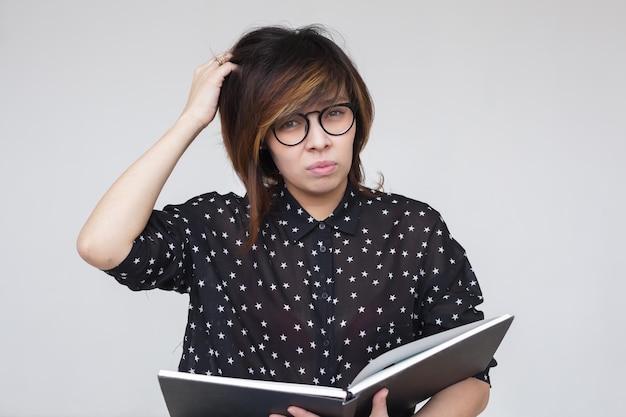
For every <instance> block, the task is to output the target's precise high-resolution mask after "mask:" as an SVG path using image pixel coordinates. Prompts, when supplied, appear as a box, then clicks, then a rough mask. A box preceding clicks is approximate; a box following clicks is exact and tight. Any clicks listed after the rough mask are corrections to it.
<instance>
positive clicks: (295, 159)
mask: <svg viewBox="0 0 626 417" xmlns="http://www.w3.org/2000/svg"><path fill="white" fill-rule="evenodd" d="M348 100H349V99H348V97H347V96H346V95H345V94H341V95H340V96H339V97H335V96H334V95H333V97H332V100H325V99H321V100H319V101H317V102H316V103H315V104H313V105H311V106H307V107H305V108H302V109H299V111H298V112H297V113H300V114H302V115H306V118H307V119H308V122H309V130H308V133H306V137H305V138H304V140H303V141H302V142H300V143H298V144H297V145H294V146H286V145H285V144H283V143H281V142H280V141H279V138H280V139H282V140H283V142H287V143H294V142H297V141H298V139H299V137H297V135H296V137H295V140H293V139H294V138H293V137H291V138H290V137H289V136H288V135H289V134H290V130H293V129H296V130H298V129H300V128H298V127H297V126H298V125H299V124H300V123H302V122H304V120H303V119H302V118H301V117H300V116H297V117H295V118H287V119H284V120H280V121H278V122H277V123H276V124H275V125H274V129H270V130H269V132H268V134H267V136H266V138H265V143H266V145H267V147H268V150H269V152H270V155H271V156H272V159H273V160H274V163H275V164H276V167H277V168H278V170H279V171H280V173H281V175H282V177H283V180H284V181H285V185H286V186H287V189H288V190H289V192H290V193H291V194H292V195H293V196H294V198H295V199H296V200H298V202H299V203H300V204H301V205H302V206H303V207H305V208H307V205H311V204H313V205H316V206H319V205H322V204H324V202H325V201H328V202H331V204H337V203H338V202H339V200H341V197H343V194H344V192H345V189H346V185H347V183H348V173H349V172H350V168H351V166H352V149H353V144H354V137H355V133H356V123H351V124H349V125H345V126H349V128H348V130H347V131H345V133H343V134H340V135H337V136H335V135H331V134H329V133H328V132H326V131H325V130H324V129H323V128H322V126H321V125H320V122H319V121H320V117H319V115H320V112H319V111H320V110H324V109H326V108H329V107H330V106H333V105H335V104H340V103H347V102H348ZM351 115H352V111H351V110H350V109H349V108H348V107H345V106H339V107H332V108H330V109H329V110H328V111H326V112H325V113H324V114H323V115H322V119H323V123H324V126H325V127H326V128H327V130H330V131H332V133H337V132H339V131H343V129H341V130H335V131H333V129H334V128H335V126H334V125H333V124H334V123H335V124H337V123H338V124H339V125H340V124H341V123H344V122H342V121H341V120H342V118H346V117H347V118H349V119H351V120H353V118H352V116H351ZM346 120H347V119H346ZM346 123H347V122H346ZM275 132H276V133H277V134H278V138H277V137H276V134H275ZM285 137H287V138H288V139H290V140H285ZM300 137H301V136H300Z"/></svg>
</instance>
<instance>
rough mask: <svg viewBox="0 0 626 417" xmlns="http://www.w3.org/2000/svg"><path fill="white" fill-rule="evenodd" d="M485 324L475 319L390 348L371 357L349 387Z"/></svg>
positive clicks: (483, 321)
mask: <svg viewBox="0 0 626 417" xmlns="http://www.w3.org/2000/svg"><path fill="white" fill-rule="evenodd" d="M483 324H485V320H480V321H476V322H474V323H469V324H465V325H463V326H459V327H455V328H453V329H449V330H445V331H443V332H440V333H436V334H433V335H431V336H427V337H425V338H423V339H419V340H416V341H414V342H411V343H407V344H405V345H402V346H399V347H397V348H395V349H392V350H390V351H388V352H385V353H383V354H382V355H380V356H378V357H376V358H375V359H373V360H372V361H371V362H370V363H368V364H367V365H366V366H365V367H364V368H363V369H362V370H361V372H359V373H358V374H357V376H356V377H355V378H354V379H353V380H352V383H350V385H349V386H350V387H352V386H354V385H356V384H358V383H359V382H361V381H363V380H364V379H366V378H368V377H370V376H372V375H374V374H376V373H377V372H380V371H382V370H383V369H385V368H388V367H389V366H391V365H394V364H396V363H398V362H401V361H403V360H405V359H407V358H410V357H411V356H414V355H417V354H418V353H421V352H424V351H426V350H428V349H432V348H434V347H435V346H438V345H440V344H442V343H444V342H446V341H448V340H450V339H452V338H454V337H456V336H459V335H461V334H463V333H465V332H467V331H468V330H471V329H473V328H476V327H478V326H480V325H483Z"/></svg>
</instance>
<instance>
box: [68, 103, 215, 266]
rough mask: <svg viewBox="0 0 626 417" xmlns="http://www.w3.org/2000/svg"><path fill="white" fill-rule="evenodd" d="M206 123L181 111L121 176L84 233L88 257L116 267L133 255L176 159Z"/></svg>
mask: <svg viewBox="0 0 626 417" xmlns="http://www.w3.org/2000/svg"><path fill="white" fill-rule="evenodd" d="M202 127H203V126H201V125H200V124H199V123H197V122H195V121H193V120H191V118H189V117H186V116H184V115H183V116H181V118H180V119H178V120H177V122H176V123H175V124H174V126H172V128H171V129H170V130H168V131H167V132H166V133H165V135H163V137H162V138H161V139H159V141H158V142H157V143H155V144H154V145H153V146H152V147H151V148H150V149H149V150H148V151H147V152H146V153H144V154H143V155H142V156H141V157H140V158H139V159H138V160H137V161H135V162H134V163H133V164H132V165H131V166H130V167H129V168H128V169H127V170H126V171H125V172H124V173H123V174H122V175H121V176H120V177H119V178H118V179H117V181H115V183H114V184H113V185H112V186H111V188H109V190H108V191H107V192H106V193H105V194H104V196H103V197H102V199H101V200H100V201H99V202H98V204H97V205H96V207H95V208H94V210H93V212H92V213H91V215H90V216H89V218H88V220H87V222H86V223H85V225H84V226H83V229H82V230H81V232H80V234H79V237H78V241H77V247H78V252H79V254H80V255H81V257H82V258H83V259H84V260H85V261H86V262H88V263H89V264H91V265H93V266H95V267H97V268H100V269H110V268H113V267H114V266H116V265H118V264H119V263H120V262H121V261H122V260H123V259H124V258H125V257H126V256H127V254H128V252H129V251H130V249H131V247H132V244H133V241H134V239H135V238H136V237H137V236H138V235H139V234H140V233H141V231H142V230H143V229H144V228H145V226H146V224H147V222H148V219H149V217H150V214H151V213H152V210H153V208H154V205H155V203H156V200H157V198H158V196H159V194H160V192H161V190H162V189H163V186H164V185H165V182H166V181H167V179H168V178H169V176H170V174H171V173H172V170H173V169H174V167H175V166H176V163H177V162H178V160H179V159H180V157H181V156H182V154H183V153H184V152H185V150H186V149H187V147H188V146H189V144H190V143H191V142H192V141H193V140H194V138H195V137H196V136H197V134H198V133H199V132H200V131H201V129H202Z"/></svg>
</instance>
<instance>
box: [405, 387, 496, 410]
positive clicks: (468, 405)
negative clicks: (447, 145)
mask: <svg viewBox="0 0 626 417" xmlns="http://www.w3.org/2000/svg"><path fill="white" fill-rule="evenodd" d="M489 391H490V387H489V384H487V383H486V382H483V381H481V380H479V379H476V378H468V379H465V380H463V381H461V382H458V383H456V384H454V385H451V386H449V387H448V388H446V389H444V390H442V391H440V392H439V393H437V394H435V395H434V396H433V397H432V398H431V399H430V400H429V401H428V402H427V403H426V404H425V405H424V406H423V407H422V408H421V409H420V410H419V411H418V412H417V414H415V416H416V417H433V416H446V417H449V416H454V417H474V416H477V415H479V414H480V413H481V412H482V411H483V410H484V409H485V407H487V403H488V402H489Z"/></svg>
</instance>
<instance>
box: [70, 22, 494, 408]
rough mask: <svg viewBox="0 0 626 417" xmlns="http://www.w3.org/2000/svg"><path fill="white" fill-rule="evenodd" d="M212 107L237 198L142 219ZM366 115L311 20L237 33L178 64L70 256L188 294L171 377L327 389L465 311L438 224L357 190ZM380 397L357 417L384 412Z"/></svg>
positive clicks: (468, 297)
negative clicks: (181, 95) (162, 122)
mask: <svg viewBox="0 0 626 417" xmlns="http://www.w3.org/2000/svg"><path fill="white" fill-rule="evenodd" d="M218 108H219V110H220V116H221V126H222V135H223V138H224V143H225V145H226V149H227V151H228V154H229V157H230V159H231V161H232V164H233V167H234V169H235V171H236V172H237V174H238V175H239V177H240V178H241V180H242V181H243V183H244V185H245V187H246V191H247V194H246V196H244V197H240V196H237V195H235V194H232V193H231V194H227V195H220V194H218V193H208V194H203V195H201V196H198V197H195V198H193V199H191V200H189V201H188V202H187V203H184V204H179V205H171V206H167V207H165V208H164V209H163V210H153V208H154V205H155V202H156V199H157V197H158V195H159V193H160V191H161V189H162V188H163V186H164V184H165V182H166V180H167V179H168V177H169V175H170V173H171V172H172V170H173V168H174V166H175V165H176V163H177V162H178V160H179V159H180V157H181V156H182V154H183V153H184V152H185V150H186V149H187V147H188V146H189V144H190V143H191V142H192V141H193V140H194V139H195V138H196V137H197V135H198V134H199V133H200V132H201V131H202V130H203V129H204V128H205V127H206V126H207V125H208V124H209V123H211V122H212V121H213V119H214V117H215V116H216V114H217V110H218ZM372 118H373V105H372V102H371V99H370V96H369V93H368V90H367V87H366V86H365V83H364V82H363V80H362V79H361V77H360V75H359V74H358V72H357V70H356V69H355V67H354V65H353V64H352V62H351V60H350V59H349V58H348V57H347V56H346V54H345V53H344V52H343V51H342V50H341V49H340V48H339V47H338V46H337V45H336V44H335V43H334V42H333V41H332V40H330V38H329V37H327V36H325V35H324V32H323V31H322V29H321V28H317V27H306V28H301V29H297V30H291V29H286V28H281V27H265V28H260V29H257V30H254V31H251V32H249V33H247V34H246V35H244V36H243V37H242V38H241V39H240V40H239V41H238V42H237V44H236V45H235V46H234V47H233V48H232V50H231V51H230V52H227V53H224V54H221V55H219V56H217V57H215V58H214V59H212V60H210V61H208V62H206V63H205V64H203V65H202V66H200V67H199V68H198V69H197V70H196V72H195V74H194V79H193V82H192V87H191V92H190V94H189V98H188V101H187V104H186V106H185V108H184V110H183V112H182V114H181V115H180V116H179V118H178V120H177V121H176V123H175V124H174V125H173V126H172V127H171V128H170V129H169V130H168V131H167V132H166V133H165V135H164V136H163V137H162V138H161V139H160V140H159V141H158V142H157V143H156V144H155V145H153V146H152V147H151V148H150V149H149V150H148V151H147V152H146V153H145V154H144V155H143V156H142V157H140V158H139V159H138V160H137V161H136V162H135V163H134V164H133V165H131V166H130V167H129V168H128V170H127V171H126V172H124V173H123V174H122V176H121V177H120V178H119V179H118V180H117V181H116V182H115V183H114V184H113V186H112V187H111V188H110V189H109V190H108V191H107V192H106V194H105V195H104V197H103V198H102V200H101V201H100V202H99V203H98V205H97V206H96V208H95V209H94V211H93V213H92V214H91V216H90V217H89V219H88V220H87V222H86V224H85V225H84V227H83V230H82V231H81V233H80V235H79V238H78V250H79V253H80V255H81V256H82V257H83V258H84V259H85V261H87V262H88V263H90V264H91V265H93V266H95V267H97V268H100V269H102V270H104V271H106V272H107V273H109V274H110V275H112V276H114V277H115V278H116V279H117V280H118V281H119V282H120V283H122V284H124V285H127V286H128V287H129V288H130V289H132V290H143V289H152V288H161V289H165V290H175V291H178V292H181V293H187V294H189V297H190V306H189V317H188V324H187V328H186V331H185V339H184V345H183V355H182V358H181V361H180V365H179V370H180V371H183V372H195V373H207V374H215V375H227V376H235V377H248V378H258V379H272V380H279V381H290V382H302V383H308V384H322V385H334V386H345V384H347V383H348V381H350V380H351V379H352V377H354V376H355V375H356V373H357V372H358V371H359V370H360V369H361V368H363V367H364V366H365V365H366V364H367V363H368V361H369V360H371V359H372V358H374V357H376V356H378V355H380V354H381V353H383V352H385V351H387V350H389V349H391V348H393V347H396V346H398V345H400V344H404V343H407V342H410V341H412V340H414V339H416V338H420V337H423V336H426V335H429V334H433V333H436V332H439V331H442V330H445V329H447V328H450V327H454V326H458V325H460V324H464V323H467V322H471V321H475V320H479V319H481V318H483V316H482V313H480V312H479V311H477V310H476V309H475V306H476V305H478V304H480V303H481V302H482V294H481V291H480V288H479V286H478V284H477V282H476V278H475V276H474V274H473V272H472V271H471V268H470V265H469V262H468V261H467V259H466V258H465V256H464V251H463V249H462V248H461V246H460V245H459V244H458V243H457V242H456V241H454V240H453V239H452V238H451V237H450V234H449V232H448V230H447V228H446V225H445V223H444V222H443V221H442V220H441V218H440V216H439V214H438V213H437V212H436V211H435V210H433V209H432V208H430V207H429V206H428V205H426V204H424V203H421V202H418V201H415V200H411V199H408V198H406V197H403V196H399V195H392V194H384V193H381V192H379V191H373V190H368V189H367V188H366V187H364V185H363V179H364V178H363V171H362V167H361V161H360V158H359V155H360V152H361V150H362V149H363V147H364V146H365V143H366V142H367V139H368V136H369V131H370V126H371V124H372ZM386 394H387V392H386V390H381V391H380V392H379V393H378V394H377V395H376V396H375V397H374V399H373V408H372V415H373V416H386V415H387V409H386V405H385V397H386ZM488 395H489V384H488V378H487V371H485V372H484V373H483V374H481V375H477V376H476V378H469V379H467V380H464V381H461V382H459V383H457V384H455V385H453V386H451V387H449V388H446V389H445V390H443V391H441V392H440V393H438V394H436V395H435V396H433V398H431V399H430V400H429V402H428V403H427V405H426V406H424V407H423V408H422V409H421V410H420V411H419V415H424V416H426V415H446V416H452V415H458V416H469V415H477V414H478V413H480V412H481V411H482V410H483V409H484V407H485V406H486V403H487V401H488ZM289 412H290V413H291V414H292V415H294V416H295V417H305V416H310V415H312V414H311V413H309V412H308V411H306V410H302V409H298V408H296V407H292V408H290V409H289Z"/></svg>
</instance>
